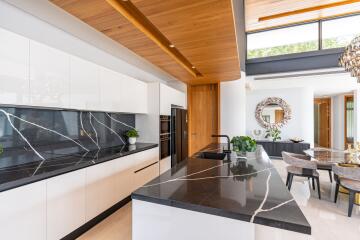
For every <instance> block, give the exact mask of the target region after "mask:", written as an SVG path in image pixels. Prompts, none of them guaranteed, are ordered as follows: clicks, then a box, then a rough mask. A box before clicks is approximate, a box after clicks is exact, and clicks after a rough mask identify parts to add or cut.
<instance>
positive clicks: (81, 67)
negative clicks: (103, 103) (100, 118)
mask: <svg viewBox="0 0 360 240" xmlns="http://www.w3.org/2000/svg"><path fill="white" fill-rule="evenodd" d="M99 81H100V67H99V66H98V65H96V64H94V63H91V62H88V61H86V60H83V59H81V58H78V57H75V56H71V57H70V108H75V109H80V110H101V108H100V88H99V86H100V84H99Z"/></svg>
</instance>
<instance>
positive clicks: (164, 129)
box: [160, 115, 171, 134]
mask: <svg viewBox="0 0 360 240" xmlns="http://www.w3.org/2000/svg"><path fill="white" fill-rule="evenodd" d="M170 119H171V118H170V116H167V115H160V134H165V133H170Z"/></svg>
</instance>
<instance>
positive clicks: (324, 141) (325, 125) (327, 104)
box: [314, 98, 331, 148]
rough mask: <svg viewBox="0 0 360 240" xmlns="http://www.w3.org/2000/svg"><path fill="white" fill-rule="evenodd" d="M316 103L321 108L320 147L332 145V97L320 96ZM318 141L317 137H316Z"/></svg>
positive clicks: (319, 114) (319, 115)
mask: <svg viewBox="0 0 360 240" xmlns="http://www.w3.org/2000/svg"><path fill="white" fill-rule="evenodd" d="M314 103H315V104H317V105H318V108H319V113H318V117H319V122H318V124H319V126H318V129H315V130H317V131H318V135H319V139H318V140H317V141H318V145H319V146H320V147H327V148H330V147H331V99H330V98H318V99H315V100H314ZM315 142H316V139H315Z"/></svg>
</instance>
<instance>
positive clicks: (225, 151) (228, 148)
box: [211, 134, 231, 153]
mask: <svg viewBox="0 0 360 240" xmlns="http://www.w3.org/2000/svg"><path fill="white" fill-rule="evenodd" d="M211 137H222V138H226V139H227V150H223V152H224V153H231V149H230V137H229V136H228V135H216V134H213V135H211Z"/></svg>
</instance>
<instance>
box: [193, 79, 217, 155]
mask: <svg viewBox="0 0 360 240" xmlns="http://www.w3.org/2000/svg"><path fill="white" fill-rule="evenodd" d="M219 88H220V87H219V84H206V85H196V86H189V87H188V109H189V133H190V134H189V155H190V156H191V155H193V154H194V153H196V152H198V151H199V150H200V149H202V148H204V147H205V146H206V145H208V144H209V143H212V142H216V141H217V140H218V139H217V138H212V137H211V135H212V134H218V133H219V125H220V118H219V112H220V111H219V98H220V95H219Z"/></svg>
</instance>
